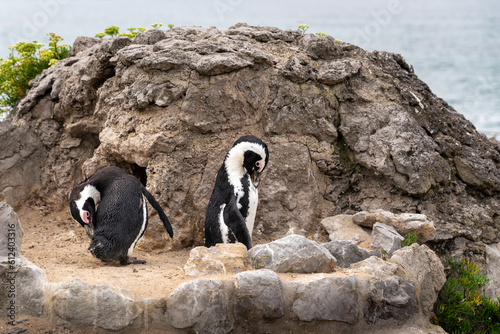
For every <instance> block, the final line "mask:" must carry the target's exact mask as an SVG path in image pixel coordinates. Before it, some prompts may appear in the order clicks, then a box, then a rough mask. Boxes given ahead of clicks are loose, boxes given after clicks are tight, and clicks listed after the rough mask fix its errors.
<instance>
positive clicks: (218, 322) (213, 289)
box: [167, 279, 233, 333]
mask: <svg viewBox="0 0 500 334" xmlns="http://www.w3.org/2000/svg"><path fill="white" fill-rule="evenodd" d="M229 292H230V290H229V291H228V289H227V288H226V287H225V286H224V284H223V282H222V281H221V280H217V279H198V280H195V281H191V282H188V283H183V284H181V286H179V287H178V288H177V289H175V291H174V292H172V293H171V294H170V296H168V304H167V305H168V307H167V316H168V320H169V322H170V324H171V325H172V326H173V327H175V328H178V329H184V328H192V329H193V330H194V331H196V332H198V333H229V332H230V331H231V330H232V329H233V322H232V316H231V313H230V311H229V310H230V307H231V304H230V302H229Z"/></svg>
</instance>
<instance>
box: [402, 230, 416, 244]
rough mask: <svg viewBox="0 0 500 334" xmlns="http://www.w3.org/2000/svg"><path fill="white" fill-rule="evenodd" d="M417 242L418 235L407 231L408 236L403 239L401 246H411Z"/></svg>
mask: <svg viewBox="0 0 500 334" xmlns="http://www.w3.org/2000/svg"><path fill="white" fill-rule="evenodd" d="M415 242H417V237H416V236H414V235H413V234H411V233H406V237H405V238H404V240H402V241H401V246H402V247H406V246H411V245H413V244H414V243H415Z"/></svg>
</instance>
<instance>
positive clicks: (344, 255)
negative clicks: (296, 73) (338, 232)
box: [321, 240, 380, 268]
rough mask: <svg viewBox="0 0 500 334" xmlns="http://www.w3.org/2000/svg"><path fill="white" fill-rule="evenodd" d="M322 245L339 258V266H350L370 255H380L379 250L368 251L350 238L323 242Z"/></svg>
mask: <svg viewBox="0 0 500 334" xmlns="http://www.w3.org/2000/svg"><path fill="white" fill-rule="evenodd" d="M321 246H323V247H325V248H326V249H328V251H329V252H330V253H331V254H332V255H333V257H335V259H336V260H337V266H339V267H342V268H348V267H349V266H350V265H351V264H353V263H356V262H359V261H363V260H364V259H367V258H369V257H370V256H379V257H380V252H379V251H371V252H368V251H366V250H364V249H363V248H361V247H358V246H357V245H356V244H355V243H354V242H352V241H349V240H336V241H330V242H327V243H324V244H321Z"/></svg>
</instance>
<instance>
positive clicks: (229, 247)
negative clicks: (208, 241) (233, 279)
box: [184, 243, 249, 277]
mask: <svg viewBox="0 0 500 334" xmlns="http://www.w3.org/2000/svg"><path fill="white" fill-rule="evenodd" d="M247 269H249V264H248V252H247V248H246V246H245V245H243V244H242V243H236V244H217V245H215V247H210V248H207V247H204V246H199V247H195V248H193V249H192V250H191V252H190V253H189V259H188V260H187V262H186V265H185V266H184V272H185V274H186V275H188V276H192V277H194V276H203V275H212V274H235V273H239V272H241V271H245V270H247Z"/></svg>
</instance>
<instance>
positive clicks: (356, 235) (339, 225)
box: [321, 214, 371, 247]
mask: <svg viewBox="0 0 500 334" xmlns="http://www.w3.org/2000/svg"><path fill="white" fill-rule="evenodd" d="M321 225H322V226H323V227H324V229H325V230H326V231H327V233H328V234H329V237H330V240H331V241H337V240H347V241H352V242H354V243H355V244H357V245H363V246H364V247H367V246H368V245H369V244H370V241H371V236H370V234H369V233H368V232H367V231H365V230H364V229H363V228H361V227H360V226H359V225H356V224H354V222H353V219H352V215H345V214H344V215H336V216H333V217H327V218H325V219H323V220H322V221H321Z"/></svg>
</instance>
